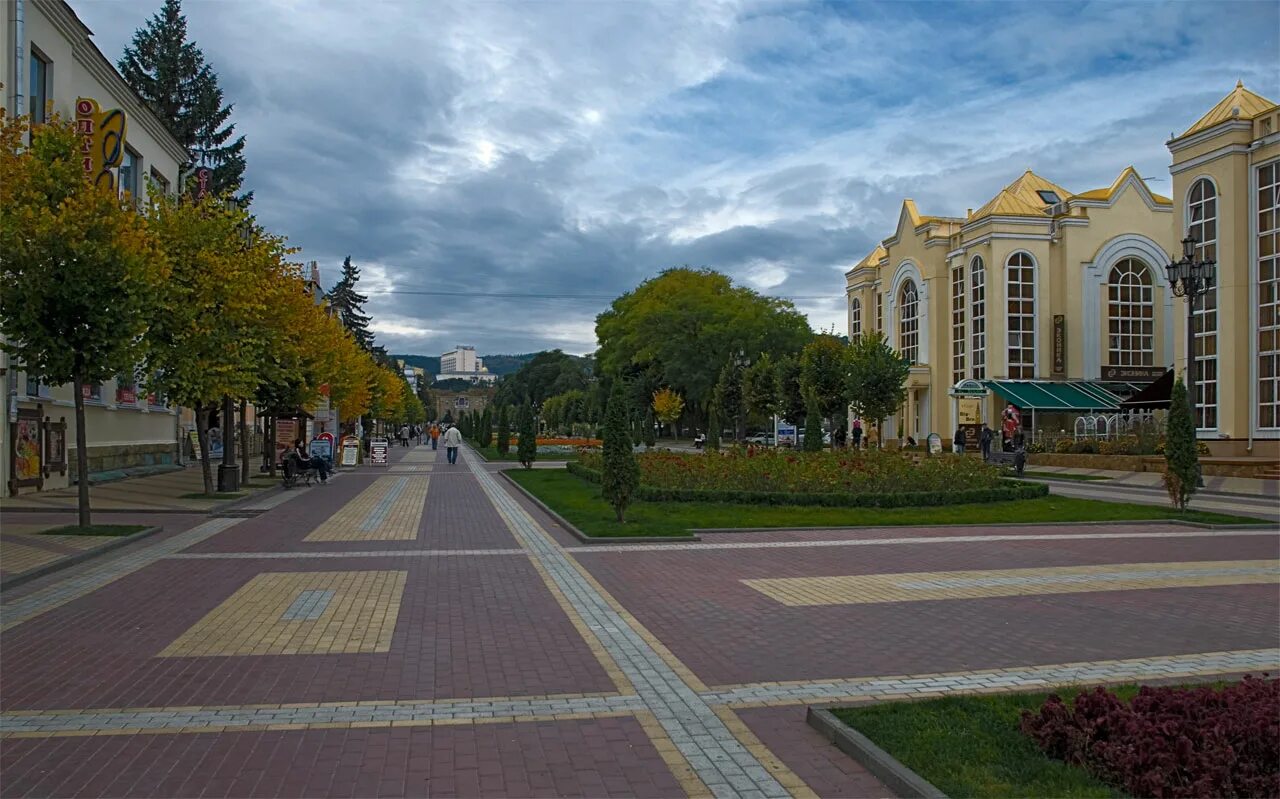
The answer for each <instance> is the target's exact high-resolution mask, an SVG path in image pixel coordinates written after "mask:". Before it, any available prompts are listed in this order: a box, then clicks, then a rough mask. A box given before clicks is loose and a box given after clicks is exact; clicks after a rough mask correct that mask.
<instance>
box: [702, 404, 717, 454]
mask: <svg viewBox="0 0 1280 799" xmlns="http://www.w3.org/2000/svg"><path fill="white" fill-rule="evenodd" d="M703 446H704V447H706V448H707V451H708V452H715V451H717V450H719V449H720V414H719V413H717V412H716V403H715V402H712V403H711V408H710V409H709V410H708V411H707V443H705V444H703Z"/></svg>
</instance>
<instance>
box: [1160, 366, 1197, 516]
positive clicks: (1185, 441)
mask: <svg viewBox="0 0 1280 799" xmlns="http://www.w3.org/2000/svg"><path fill="white" fill-rule="evenodd" d="M1164 460H1165V472H1164V487H1165V489H1166V490H1168V492H1169V499H1170V500H1171V501H1172V502H1173V506H1174V507H1175V508H1177V509H1178V510H1182V511H1185V510H1186V509H1187V503H1189V502H1190V501H1191V496H1192V495H1193V494H1195V493H1196V483H1197V482H1198V481H1199V477H1200V456H1199V453H1197V452H1196V430H1195V426H1194V423H1193V422H1192V421H1191V404H1190V403H1189V402H1188V401H1187V386H1186V384H1185V383H1183V382H1182V378H1181V377H1179V378H1178V379H1177V380H1175V381H1174V382H1173V390H1172V391H1171V392H1170V394H1169V417H1168V419H1166V420H1165V437H1164Z"/></svg>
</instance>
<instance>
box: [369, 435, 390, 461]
mask: <svg viewBox="0 0 1280 799" xmlns="http://www.w3.org/2000/svg"><path fill="white" fill-rule="evenodd" d="M369 462H370V463H372V464H373V465H374V466H386V465H387V440H386V439H385V438H375V439H373V440H372V441H370V442H369Z"/></svg>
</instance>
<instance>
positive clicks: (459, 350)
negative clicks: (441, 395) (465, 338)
mask: <svg viewBox="0 0 1280 799" xmlns="http://www.w3.org/2000/svg"><path fill="white" fill-rule="evenodd" d="M497 379H498V376H497V375H494V374H490V373H489V370H488V369H487V368H486V367H485V365H484V359H483V358H479V357H477V356H476V348H475V347H464V346H462V345H461V344H459V345H458V346H457V347H454V348H453V349H452V350H450V351H449V352H446V353H444V354H442V355H441V356H440V374H438V375H436V380H437V381H440V380H467V381H470V382H472V383H492V382H494V381H496V380H497Z"/></svg>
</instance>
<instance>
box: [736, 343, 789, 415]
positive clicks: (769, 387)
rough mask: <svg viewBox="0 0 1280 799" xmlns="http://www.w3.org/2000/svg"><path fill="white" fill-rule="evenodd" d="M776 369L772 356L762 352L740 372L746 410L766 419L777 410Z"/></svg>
mask: <svg viewBox="0 0 1280 799" xmlns="http://www.w3.org/2000/svg"><path fill="white" fill-rule="evenodd" d="M779 393H780V392H779V388H778V369H777V364H776V363H774V360H773V357H772V356H771V355H769V353H767V352H766V353H764V354H763V355H761V356H760V357H759V358H757V359H756V362H755V363H753V364H751V365H750V366H748V367H747V369H746V371H745V372H743V374H742V395H743V401H744V402H745V403H746V406H747V412H748V413H754V414H756V415H758V416H763V417H765V418H766V419H767V418H769V417H771V416H773V415H774V414H775V413H777V412H778V408H779V406H780V403H779V401H778V395H779Z"/></svg>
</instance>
